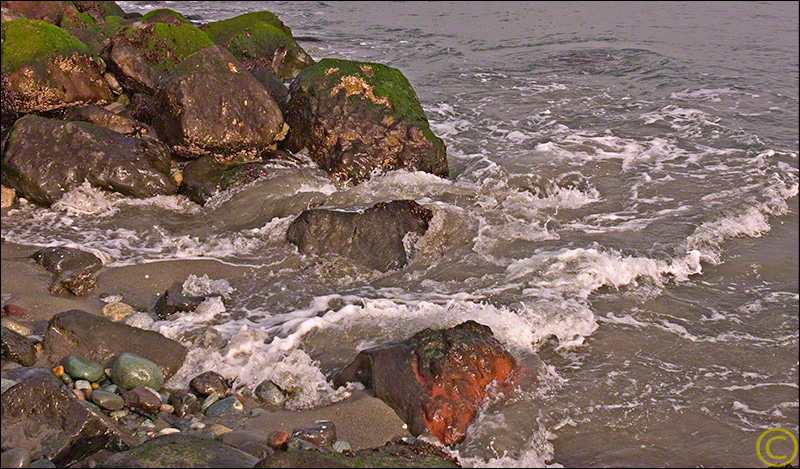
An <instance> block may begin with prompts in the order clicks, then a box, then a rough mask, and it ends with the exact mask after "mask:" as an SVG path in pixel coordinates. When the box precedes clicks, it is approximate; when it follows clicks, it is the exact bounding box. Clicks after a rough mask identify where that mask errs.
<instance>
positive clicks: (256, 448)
mask: <svg viewBox="0 0 800 469" xmlns="http://www.w3.org/2000/svg"><path fill="white" fill-rule="evenodd" d="M237 448H238V449H239V450H241V451H244V452H245V453H247V454H249V455H250V456H255V457H256V458H258V459H264V458H266V457H267V456H269V455H270V454H274V453H275V450H273V449H272V448H270V447H269V446H267V445H265V444H263V443H255V442H252V441H251V442H247V443H243V444H241V445H240V446H238V447H237Z"/></svg>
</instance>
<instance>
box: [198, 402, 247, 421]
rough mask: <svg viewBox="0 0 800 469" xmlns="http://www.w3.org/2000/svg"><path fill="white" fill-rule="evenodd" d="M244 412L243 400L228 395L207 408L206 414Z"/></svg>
mask: <svg viewBox="0 0 800 469" xmlns="http://www.w3.org/2000/svg"><path fill="white" fill-rule="evenodd" d="M242 412H244V406H243V405H242V402H241V401H240V400H239V399H237V398H235V397H226V398H225V399H221V400H219V401H217V402H215V403H213V404H211V405H210V406H209V407H208V409H206V412H205V414H206V415H208V416H209V417H219V416H221V415H231V414H241V413H242Z"/></svg>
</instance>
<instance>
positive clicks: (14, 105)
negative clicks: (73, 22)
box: [0, 19, 111, 113]
mask: <svg viewBox="0 0 800 469" xmlns="http://www.w3.org/2000/svg"><path fill="white" fill-rule="evenodd" d="M0 31H1V33H2V56H3V60H2V111H3V113H6V112H11V113H28V112H42V111H49V110H53V109H59V108H63V107H67V106H72V105H77V104H87V103H99V104H106V103H108V102H110V101H111V91H110V90H109V88H108V85H107V83H106V81H105V80H104V79H103V77H102V75H101V70H102V69H101V67H100V65H99V64H98V62H96V61H95V60H94V58H93V57H92V56H91V54H90V51H89V49H88V47H87V46H86V44H84V43H82V42H81V41H80V40H78V39H77V38H76V37H75V36H72V35H70V34H69V33H67V32H66V31H64V30H63V29H61V28H59V27H57V26H53V25H52V24H49V23H47V22H44V21H38V20H26V19H19V20H14V21H6V22H3V23H2V24H1V26H0Z"/></svg>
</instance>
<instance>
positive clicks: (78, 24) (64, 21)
mask: <svg viewBox="0 0 800 469" xmlns="http://www.w3.org/2000/svg"><path fill="white" fill-rule="evenodd" d="M95 23H96V21H95V19H94V18H92V17H91V16H90V15H89V14H88V13H81V12H79V11H78V10H74V11H72V10H70V11H67V12H65V13H64V16H63V17H62V18H61V22H60V23H59V26H61V27H62V28H63V29H72V28H85V27H88V26H91V25H93V24H95Z"/></svg>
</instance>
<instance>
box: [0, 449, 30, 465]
mask: <svg viewBox="0 0 800 469" xmlns="http://www.w3.org/2000/svg"><path fill="white" fill-rule="evenodd" d="M0 460H2V461H0V466H2V467H28V466H30V464H31V453H30V452H29V451H28V450H27V449H25V448H12V449H10V450H8V451H3V453H2V454H1V455H0Z"/></svg>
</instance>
